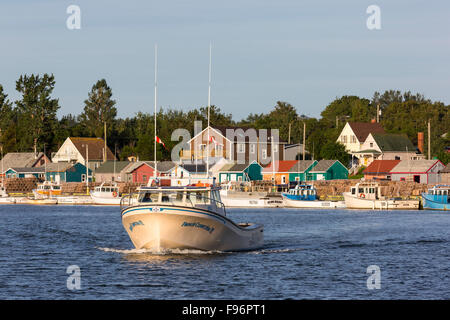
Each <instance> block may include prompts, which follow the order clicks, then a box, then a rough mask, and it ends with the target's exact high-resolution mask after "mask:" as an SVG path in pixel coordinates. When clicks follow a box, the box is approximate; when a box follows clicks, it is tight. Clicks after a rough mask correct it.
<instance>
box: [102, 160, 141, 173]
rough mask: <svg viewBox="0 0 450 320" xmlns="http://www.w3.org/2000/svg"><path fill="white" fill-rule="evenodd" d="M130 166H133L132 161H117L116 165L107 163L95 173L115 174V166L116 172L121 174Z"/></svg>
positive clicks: (112, 162) (111, 162)
mask: <svg viewBox="0 0 450 320" xmlns="http://www.w3.org/2000/svg"><path fill="white" fill-rule="evenodd" d="M130 164H132V162H130V161H115V163H114V161H106V162H104V163H102V165H101V166H100V167H98V168H97V169H96V170H95V173H114V166H115V167H116V169H115V172H116V173H119V172H120V171H122V170H123V169H125V168H126V167H127V166H128V165H130Z"/></svg>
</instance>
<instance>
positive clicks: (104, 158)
mask: <svg viewBox="0 0 450 320" xmlns="http://www.w3.org/2000/svg"><path fill="white" fill-rule="evenodd" d="M103 124H104V131H105V150H104V151H103V162H106V159H107V158H106V121H105V122H104V123H103Z"/></svg>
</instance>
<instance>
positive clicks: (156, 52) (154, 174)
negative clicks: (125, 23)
mask: <svg viewBox="0 0 450 320" xmlns="http://www.w3.org/2000/svg"><path fill="white" fill-rule="evenodd" d="M157 67H158V45H157V44H155V112H154V116H155V137H154V139H155V155H154V160H155V162H154V163H155V167H154V170H153V178H154V179H156V170H157V167H158V165H157V163H156V101H157V100H156V98H157V92H156V88H157V82H156V76H157Z"/></svg>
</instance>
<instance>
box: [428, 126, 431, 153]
mask: <svg viewBox="0 0 450 320" xmlns="http://www.w3.org/2000/svg"><path fill="white" fill-rule="evenodd" d="M428 160H431V122H430V119H428Z"/></svg>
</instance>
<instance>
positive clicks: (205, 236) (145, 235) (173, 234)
mask: <svg viewBox="0 0 450 320" xmlns="http://www.w3.org/2000/svg"><path fill="white" fill-rule="evenodd" d="M148 195H150V198H151V197H153V199H150V200H151V201H145V200H144V198H145V197H146V196H148ZM206 195H208V197H205V196H206ZM218 197H219V198H218ZM134 199H135V200H134V201H133V196H132V195H130V196H129V201H128V202H129V205H125V206H124V202H126V201H127V200H126V198H125V197H124V198H123V200H124V201H123V202H122V207H123V209H122V224H123V227H124V228H125V230H126V231H127V233H128V235H129V237H130V239H131V241H132V242H133V244H134V246H135V247H136V248H137V249H152V250H164V249H197V250H206V251H239V250H252V249H257V248H260V247H261V246H262V245H263V226H262V225H258V224H252V223H235V222H233V221H232V220H231V219H229V218H228V217H227V216H226V213H225V207H224V206H223V205H221V203H220V195H219V192H216V190H215V189H213V188H208V187H205V188H198V187H194V188H190V187H166V188H164V187H159V188H154V187H145V188H141V189H140V190H139V191H138V196H137V197H135V198H134Z"/></svg>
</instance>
